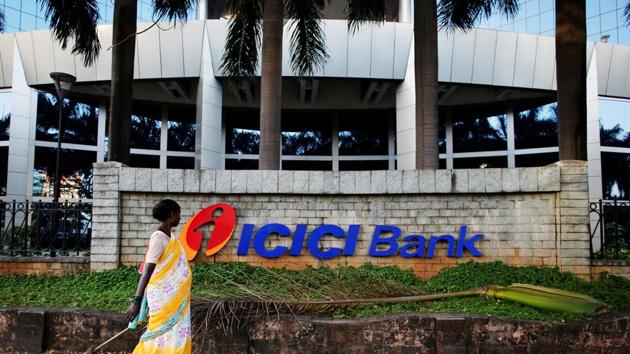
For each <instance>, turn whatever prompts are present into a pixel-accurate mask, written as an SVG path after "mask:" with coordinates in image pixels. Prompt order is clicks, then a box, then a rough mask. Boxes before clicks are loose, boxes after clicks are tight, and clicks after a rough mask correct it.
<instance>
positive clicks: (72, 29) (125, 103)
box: [37, 0, 195, 163]
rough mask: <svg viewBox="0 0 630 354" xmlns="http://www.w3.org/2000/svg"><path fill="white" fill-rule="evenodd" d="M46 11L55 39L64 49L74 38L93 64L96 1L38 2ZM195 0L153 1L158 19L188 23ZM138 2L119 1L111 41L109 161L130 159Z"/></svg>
mask: <svg viewBox="0 0 630 354" xmlns="http://www.w3.org/2000/svg"><path fill="white" fill-rule="evenodd" d="M37 1H38V3H39V4H40V5H41V6H42V7H43V8H44V9H45V10H46V19H48V20H49V21H50V28H51V29H52V31H53V33H54V35H55V38H56V39H57V41H59V42H60V44H61V46H62V48H64V49H65V48H66V47H67V43H68V40H69V39H70V38H73V39H74V43H75V44H74V47H73V48H72V53H73V54H77V55H81V56H82V57H83V62H84V64H85V65H86V66H89V65H92V64H93V63H94V61H95V60H96V57H97V56H98V54H99V51H100V48H101V46H100V43H99V40H98V33H97V31H96V25H97V24H98V21H99V19H100V14H99V12H98V1H97V0H64V1H58V0H37ZM194 3H195V0H154V1H153V5H154V8H153V14H154V17H156V18H157V19H158V20H162V19H166V20H168V21H174V22H175V21H178V20H181V21H185V20H186V19H187V15H188V11H189V10H190V9H191V8H192V6H193V4H194ZM136 13H137V1H136V0H116V1H115V4H114V23H113V36H112V42H113V43H114V45H113V50H112V88H111V90H112V91H111V101H110V115H109V146H108V150H109V160H110V161H119V162H123V163H127V162H128V160H129V121H130V117H131V107H132V103H133V91H132V88H133V71H134V67H133V62H134V56H135V34H136V21H137V19H136Z"/></svg>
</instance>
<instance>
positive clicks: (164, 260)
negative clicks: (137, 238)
mask: <svg viewBox="0 0 630 354" xmlns="http://www.w3.org/2000/svg"><path fill="white" fill-rule="evenodd" d="M180 212H181V209H180V207H179V205H178V204H177V203H176V202H175V201H173V200H170V199H165V200H162V201H160V202H158V203H157V204H156V205H155V206H154V207H153V218H155V219H157V220H158V221H159V222H160V225H159V226H158V228H157V230H156V231H155V232H154V233H153V234H152V235H151V238H150V240H149V247H148V249H147V254H146V257H145V260H144V264H143V266H141V272H142V276H141V277H140V281H139V283H138V289H137V291H136V296H135V298H134V302H133V304H132V305H131V306H130V307H129V311H127V320H128V321H130V322H131V321H132V320H133V319H134V318H135V317H136V316H137V315H138V314H139V313H140V309H141V307H142V304H143V302H146V303H145V306H148V314H149V321H148V323H147V330H146V332H145V333H144V334H143V335H142V337H140V343H138V345H137V346H136V348H135V350H134V351H133V352H134V354H136V353H139V354H142V353H169V354H171V353H172V354H176V353H191V351H192V347H191V330H190V287H191V284H192V273H191V270H190V266H189V265H188V260H187V259H186V253H185V252H184V250H183V248H182V246H181V244H180V242H179V239H178V238H177V236H173V235H171V229H172V228H173V227H175V226H177V225H178V224H179V221H180Z"/></svg>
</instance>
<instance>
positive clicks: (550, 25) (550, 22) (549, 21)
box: [540, 11, 556, 32]
mask: <svg viewBox="0 0 630 354" xmlns="http://www.w3.org/2000/svg"><path fill="white" fill-rule="evenodd" d="M555 28H556V14H555V12H553V11H548V12H545V13H542V14H540V32H545V31H549V30H554V29H555Z"/></svg>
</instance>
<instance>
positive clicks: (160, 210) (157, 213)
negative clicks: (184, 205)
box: [153, 199, 181, 221]
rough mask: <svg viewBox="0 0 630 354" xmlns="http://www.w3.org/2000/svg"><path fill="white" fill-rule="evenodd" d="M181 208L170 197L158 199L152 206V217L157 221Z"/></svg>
mask: <svg viewBox="0 0 630 354" xmlns="http://www.w3.org/2000/svg"><path fill="white" fill-rule="evenodd" d="M180 210H181V208H180V207H179V204H177V202H176V201H174V200H172V199H164V200H160V201H159V202H158V203H157V204H155V206H153V218H154V219H157V220H159V221H164V220H166V218H168V217H169V216H170V215H171V213H177V212H178V211H180Z"/></svg>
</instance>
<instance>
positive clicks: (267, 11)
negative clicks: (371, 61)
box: [221, 0, 385, 170]
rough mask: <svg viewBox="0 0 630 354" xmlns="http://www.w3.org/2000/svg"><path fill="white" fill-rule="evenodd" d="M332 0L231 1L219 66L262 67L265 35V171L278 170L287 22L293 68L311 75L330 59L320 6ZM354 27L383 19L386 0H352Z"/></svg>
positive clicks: (250, 71)
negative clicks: (287, 24) (285, 28)
mask: <svg viewBox="0 0 630 354" xmlns="http://www.w3.org/2000/svg"><path fill="white" fill-rule="evenodd" d="M328 3H329V0H285V1H284V2H283V1H282V0H229V1H228V7H229V10H230V12H231V13H232V14H233V17H232V19H231V20H230V26H229V30H228V35H227V39H226V43H225V54H224V56H223V58H222V64H221V68H222V69H223V71H224V72H225V73H226V74H227V75H228V76H230V77H241V78H242V77H251V76H253V75H254V73H255V71H256V67H257V65H258V46H259V44H260V42H261V35H262V54H261V93H260V159H259V168H260V169H261V170H277V169H280V154H281V150H280V147H281V139H282V133H281V125H280V123H281V102H282V32H283V23H284V21H285V20H288V21H289V30H290V31H291V43H290V49H291V66H292V68H293V70H294V71H295V72H297V73H298V74H299V75H300V76H310V75H312V73H313V71H314V70H315V69H316V68H318V67H321V66H322V65H323V64H324V63H325V62H326V60H327V59H328V54H327V52H326V43H325V38H324V33H323V32H322V27H321V20H322V10H323V9H324V7H325V6H326V5H327V4H328ZM345 11H346V16H347V18H348V26H349V28H350V29H353V30H354V29H356V28H357V26H359V25H360V24H361V23H364V22H367V21H377V22H382V21H383V20H384V19H385V2H384V0H369V1H366V0H348V1H347V5H346V10H345Z"/></svg>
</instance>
